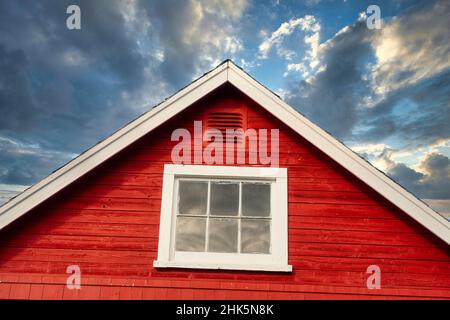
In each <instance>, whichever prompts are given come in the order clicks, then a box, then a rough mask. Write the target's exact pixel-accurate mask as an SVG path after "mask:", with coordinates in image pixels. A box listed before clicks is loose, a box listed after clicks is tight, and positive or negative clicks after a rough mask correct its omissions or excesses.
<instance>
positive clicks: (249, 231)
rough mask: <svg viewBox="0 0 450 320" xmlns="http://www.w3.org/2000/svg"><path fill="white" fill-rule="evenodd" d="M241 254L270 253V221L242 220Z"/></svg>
mask: <svg viewBox="0 0 450 320" xmlns="http://www.w3.org/2000/svg"><path fill="white" fill-rule="evenodd" d="M241 244H242V246H241V252H242V253H270V220H267V219H242V222H241Z"/></svg>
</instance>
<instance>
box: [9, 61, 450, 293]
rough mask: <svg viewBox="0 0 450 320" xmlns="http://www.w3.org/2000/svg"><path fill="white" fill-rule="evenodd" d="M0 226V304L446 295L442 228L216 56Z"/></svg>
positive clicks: (46, 183) (33, 193)
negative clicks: (211, 65) (208, 67)
mask: <svg viewBox="0 0 450 320" xmlns="http://www.w3.org/2000/svg"><path fill="white" fill-rule="evenodd" d="M200 121H201V123H200ZM199 125H201V126H200V130H201V132H200V134H201V135H200V138H199V137H198V135H196V133H198V132H196V131H198V126H199ZM177 129H178V131H176V130H177ZM211 129H215V130H211ZM231 129H242V132H245V133H246V136H240V137H238V138H237V139H236V140H233V142H229V141H227V142H229V143H228V144H225V142H223V141H222V142H221V141H220V139H218V137H219V135H220V134H221V133H227V132H228V131H230V130H231ZM260 129H266V130H260ZM272 129H273V130H272ZM227 130H228V131H227ZM277 130H278V131H277ZM205 133H208V134H205ZM254 134H256V135H254ZM265 136H267V145H266V144H265V143H264V140H263V139H262V137H265ZM225 137H226V136H225ZM188 138H190V139H188ZM239 139H240V140H239ZM238 140H239V141H238ZM243 141H245V144H244V145H245V148H240V146H242V145H243V144H242V143H243ZM277 143H278V144H279V145H278V149H277V148H276V144H277ZM222 146H225V147H224V149H223V150H219V149H220V147H222ZM228 147H230V149H227V148H228ZM231 147H233V149H231ZM234 148H235V149H236V150H234ZM229 150H231V151H229ZM277 150H278V153H277ZM242 155H243V156H242ZM180 162H182V164H180ZM0 229H1V230H0V281H1V282H0V298H6V299H8V298H9V299H16V298H18V299H83V298H87V299H202V298H207V299H241V298H244V299H280V298H281V299H336V298H339V299H342V298H343V299H361V298H363V299H366V298H367V299H372V298H375V299H395V298H401V299H403V298H450V247H449V243H450V223H449V222H448V221H447V220H446V219H444V218H443V217H442V216H440V215H439V214H437V213H436V212H434V211H433V210H431V209H430V208H429V207H428V206H426V205H425V204H424V203H423V202H421V201H420V200H418V199H417V198H415V197H414V196H413V195H411V194H410V193H409V192H407V191H406V190H404V189H403V188H402V187H400V186H399V185H397V184H396V183H395V182H393V181H392V180H390V179H389V178H388V177H386V176H385V175H384V174H383V173H381V172H380V171H378V170H377V169H375V168H374V167H372V166H371V165H370V164H369V163H367V162H366V161H364V160H363V159H361V158H360V157H359V156H358V155H356V154H355V153H353V152H352V151H351V150H349V149H348V148H347V147H345V146H344V145H342V144H341V143H339V142H338V141H337V140H336V139H334V138H333V137H332V136H330V135H329V134H328V133H326V132H325V131H323V130H322V129H320V128H318V127H317V126H316V125H314V124H313V123H311V122H310V121H309V120H307V119H306V118H305V117H304V116H302V115H301V114H299V113H298V112H296V111H295V110H294V109H292V108H291V107H290V106H288V105H286V104H285V103H284V102H283V101H281V100H280V99H279V97H277V96H276V95H275V94H273V93H272V92H270V91H269V90H268V89H266V88H265V87H263V86H262V85H261V84H259V83H258V82H257V81H255V80H254V79H252V78H251V77H250V76H249V75H247V74H246V73H245V72H243V71H242V70H241V69H239V68H238V67H237V66H236V65H234V64H233V63H232V62H231V61H225V62H224V63H222V64H221V65H219V66H218V67H217V68H215V69H214V70H212V71H210V72H209V73H207V74H206V75H204V76H203V77H201V78H200V79H198V80H196V81H194V82H193V83H191V84H190V85H189V86H187V87H185V88H184V89H182V90H181V91H179V92H178V93H176V94H175V95H173V96H172V97H170V98H169V99H167V100H165V101H164V102H163V103H161V104H160V105H158V106H156V107H155V108H153V109H152V110H151V111H149V112H147V113H145V114H144V115H142V116H141V117H139V118H137V119H136V120H134V121H133V122H131V123H130V124H128V125H127V126H125V127H124V128H122V129H120V130H119V131H117V132H115V133H114V134H113V135H111V136H110V137H108V138H107V139H105V140H104V141H102V142H100V143H98V144H97V145H95V146H94V147H92V148H91V149H89V150H88V151H86V152H84V153H83V154H81V155H80V156H79V157H77V158H76V159H74V160H73V161H71V162H69V163H68V164H66V165H65V166H64V167H62V168H60V169H58V170H57V171H55V172H54V173H52V174H51V175H50V176H48V177H47V178H45V179H43V180H42V181H40V182H39V183H37V184H36V185H34V186H32V187H30V188H29V189H27V190H25V191H24V192H23V193H21V194H20V195H18V196H17V197H15V198H13V199H12V200H10V201H9V202H7V203H6V204H4V205H3V206H2V207H0ZM78 271H80V272H81V274H80V275H79V274H78V273H77V272H78ZM78 275H79V277H78ZM79 280H80V281H81V286H80V289H77V288H76V285H77V284H78V282H77V281H79ZM67 283H69V286H68V285H67ZM74 285H75V288H73V286H74Z"/></svg>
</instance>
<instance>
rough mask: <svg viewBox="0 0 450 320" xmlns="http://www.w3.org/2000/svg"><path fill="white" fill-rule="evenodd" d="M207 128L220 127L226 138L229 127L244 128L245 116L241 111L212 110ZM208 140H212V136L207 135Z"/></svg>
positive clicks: (207, 120) (207, 121)
mask: <svg viewBox="0 0 450 320" xmlns="http://www.w3.org/2000/svg"><path fill="white" fill-rule="evenodd" d="M206 129H207V130H209V129H218V130H220V132H222V136H223V138H224V139H225V137H226V130H227V129H233V130H236V129H242V130H245V128H244V116H243V115H242V113H239V112H211V113H209V114H208V116H207V119H206ZM206 140H207V141H212V137H211V136H209V135H206Z"/></svg>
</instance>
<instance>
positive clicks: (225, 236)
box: [208, 218, 238, 252]
mask: <svg viewBox="0 0 450 320" xmlns="http://www.w3.org/2000/svg"><path fill="white" fill-rule="evenodd" d="M237 237H238V221H237V220H236V219H226V218H210V219H209V244H208V247H209V248H208V251H209V252H237Z"/></svg>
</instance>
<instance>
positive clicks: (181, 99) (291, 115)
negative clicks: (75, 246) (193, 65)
mask: <svg viewBox="0 0 450 320" xmlns="http://www.w3.org/2000/svg"><path fill="white" fill-rule="evenodd" d="M226 82H229V83H231V84H232V85H233V86H235V87H236V88H237V89H239V90H240V91H242V92H243V93H244V94H246V95H247V96H248V97H249V98H251V99H253V100H254V101H255V102H257V103H258V104H259V105H261V106H262V107H263V108H264V109H266V110H267V111H268V112H269V113H271V114H272V115H274V116H275V117H276V118H278V119H279V120H281V121H282V122H284V123H285V124H286V125H287V126H289V127H290V128H291V129H293V130H294V131H295V132H297V133H298V134H299V135H301V136H302V137H304V138H305V139H306V140H308V141H309V142H311V143H312V144H313V145H314V146H316V147H317V148H318V149H320V150H321V151H323V152H324V153H325V154H327V155H328V156H330V157H331V158H332V159H334V160H335V161H336V162H338V163H339V164H340V165H342V166H343V167H344V168H346V169H347V170H348V171H350V172H351V173H353V174H354V175H355V176H356V177H358V178H359V179H361V180H362V181H363V182H365V183H366V184H368V185H369V186H370V187H371V188H373V189H374V190H375V191H377V192H378V193H380V194H381V195H382V196H384V197H385V198H386V199H387V200H389V201H390V202H392V203H393V204H394V205H396V206H397V207H398V208H400V209H401V210H403V211H404V212H405V213H406V214H408V215H409V216H411V217H412V218H413V219H414V220H416V221H417V222H419V223H420V224H421V225H423V226H424V227H425V228H427V229H428V230H430V231H431V232H432V233H434V234H435V235H436V236H437V237H439V238H440V239H442V240H443V241H444V242H445V243H447V244H450V222H449V221H447V220H446V219H445V218H444V217H442V216H441V215H439V214H438V213H437V212H435V211H434V210H432V209H431V208H430V207H428V206H427V205H426V204H425V203H423V202H422V201H420V200H419V199H417V198H416V197H415V196H413V195H412V194H411V193H409V192H408V191H406V190H405V189H403V188H402V187H401V186H399V185H398V184H397V183H395V182H394V181H392V180H391V179H390V178H388V177H387V176H386V175H384V174H383V173H382V172H380V171H378V170H377V169H376V168H375V167H373V166H372V165H370V164H369V163H368V162H366V161H365V160H363V159H362V158H361V157H359V156H358V155H357V154H355V153H354V152H353V151H351V150H350V149H349V148H347V147H346V146H344V145H343V144H342V143H340V142H339V141H338V140H336V139H335V138H334V137H332V136H331V135H330V134H328V133H327V132H325V131H324V130H323V129H321V128H319V127H318V126H316V125H315V124H313V123H312V122H311V121H309V120H308V119H307V118H306V117H304V116H303V115H301V114H300V113H298V112H297V111H295V109H293V108H292V107H290V106H289V105H287V104H286V103H285V102H283V101H282V100H281V99H280V98H279V97H278V96H276V95H275V94H274V93H273V92H271V91H270V90H269V89H267V88H266V87H264V86H263V85H261V84H260V83H259V82H257V81H256V80H255V79H253V78H252V77H250V76H249V75H248V74H247V73H245V72H244V71H243V70H242V69H240V68H239V67H237V66H236V65H235V64H234V63H233V62H232V61H230V60H226V61H224V62H223V63H221V64H220V65H219V66H218V67H216V68H215V69H213V70H212V71H210V72H209V73H206V74H205V75H204V76H202V77H201V78H199V79H198V80H196V81H194V82H192V83H191V84H190V85H188V86H187V87H185V88H183V89H182V90H180V91H179V92H177V93H176V94H175V95H173V96H171V97H170V98H168V99H167V100H165V101H164V102H163V103H161V104H160V105H158V106H157V107H156V108H154V109H152V110H151V111H149V112H147V113H145V114H143V115H142V116H140V117H139V118H137V119H136V120H134V121H132V122H131V123H129V124H128V125H126V126H125V127H123V128H122V129H120V130H118V131H117V132H115V133H114V134H112V135H111V136H110V137H108V138H107V139H105V140H103V141H102V142H100V143H98V144H97V145H95V146H94V147H92V148H91V149H89V150H88V151H86V152H84V153H82V154H81V155H80V156H78V157H77V158H75V159H74V160H72V161H71V162H69V163H68V164H66V165H65V166H63V167H62V168H60V169H58V170H57V171H55V172H54V173H52V174H51V175H49V176H48V177H46V178H45V179H43V180H41V181H40V182H38V183H37V184H35V185H33V186H32V187H30V188H28V189H27V190H25V191H24V192H22V193H21V194H19V195H18V196H17V197H15V198H13V199H11V200H10V201H9V202H7V203H5V204H4V205H3V206H1V207H0V229H2V228H4V227H6V226H7V225H9V224H10V223H11V222H13V221H14V220H16V219H18V218H19V217H21V216H22V215H24V214H25V213H26V212H28V211H30V210H31V209H33V208H34V207H36V206H37V205H38V204H40V203H42V202H43V201H45V200H46V199H48V198H50V197H51V196H52V195H54V194H55V193H57V192H58V191H60V190H62V189H63V188H64V187H66V186H68V185H69V184H70V183H72V182H74V181H75V180H77V179H78V178H80V177H81V176H83V175H84V174H86V173H87V172H89V171H91V170H92V169H93V168H95V167H96V166H98V165H99V164H101V163H103V162H104V161H106V160H107V159H109V158H111V157H112V156H113V155H115V154H117V153H118V152H119V151H121V150H123V149H124V148H125V147H127V146H129V145H130V144H132V143H133V142H135V141H136V140H138V139H139V138H141V137H142V136H144V135H145V134H147V133H148V132H150V131H152V130H153V129H155V128H156V127H157V126H159V125H160V124H162V123H164V122H165V121H167V120H169V119H170V118H172V117H173V116H174V115H176V114H178V113H179V112H181V111H183V110H184V109H186V108H187V107H189V106H190V105H191V104H192V103H194V102H195V101H197V100H199V99H200V98H202V97H203V96H205V95H206V94H207V93H209V92H211V91H213V90H214V89H216V88H218V87H219V86H221V85H222V84H224V83H226Z"/></svg>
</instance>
